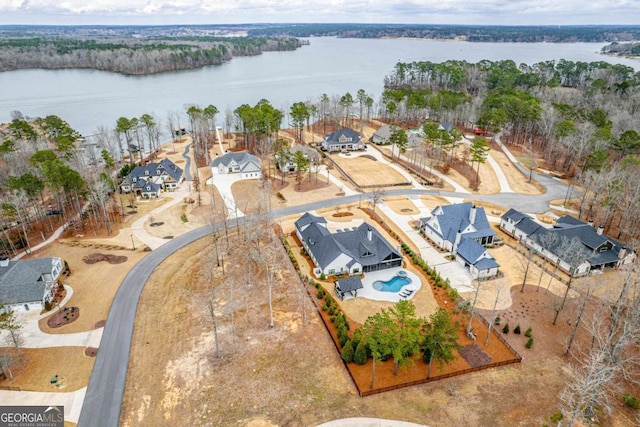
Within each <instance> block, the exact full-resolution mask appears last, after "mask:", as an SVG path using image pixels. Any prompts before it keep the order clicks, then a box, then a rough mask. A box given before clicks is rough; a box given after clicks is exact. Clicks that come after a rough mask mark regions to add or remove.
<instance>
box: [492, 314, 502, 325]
mask: <svg viewBox="0 0 640 427" xmlns="http://www.w3.org/2000/svg"><path fill="white" fill-rule="evenodd" d="M500 322H501V320H500V316H497V317H496V318H495V319H494V320H493V323H494V324H495V325H499V324H500Z"/></svg>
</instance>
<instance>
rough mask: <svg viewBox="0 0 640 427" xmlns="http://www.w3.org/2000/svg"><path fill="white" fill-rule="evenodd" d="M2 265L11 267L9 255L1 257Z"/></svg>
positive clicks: (0, 262) (0, 263)
mask: <svg viewBox="0 0 640 427" xmlns="http://www.w3.org/2000/svg"><path fill="white" fill-rule="evenodd" d="M0 267H9V257H6V256H3V257H0Z"/></svg>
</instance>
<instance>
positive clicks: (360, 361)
mask: <svg viewBox="0 0 640 427" xmlns="http://www.w3.org/2000/svg"><path fill="white" fill-rule="evenodd" d="M353 361H354V362H355V363H356V364H357V365H364V364H366V363H367V345H366V344H365V342H364V341H360V342H359V343H358V346H357V347H356V352H355V353H354V354H353Z"/></svg>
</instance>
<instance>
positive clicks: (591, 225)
mask: <svg viewBox="0 0 640 427" xmlns="http://www.w3.org/2000/svg"><path fill="white" fill-rule="evenodd" d="M587 225H588V226H589V227H593V220H592V219H590V220H589V222H588V223H587Z"/></svg>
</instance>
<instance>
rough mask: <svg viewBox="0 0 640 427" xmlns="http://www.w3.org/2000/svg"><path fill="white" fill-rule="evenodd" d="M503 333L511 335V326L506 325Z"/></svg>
mask: <svg viewBox="0 0 640 427" xmlns="http://www.w3.org/2000/svg"><path fill="white" fill-rule="evenodd" d="M502 332H503V333H505V334H508V333H509V324H508V323H507V324H505V325H504V328H502Z"/></svg>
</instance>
